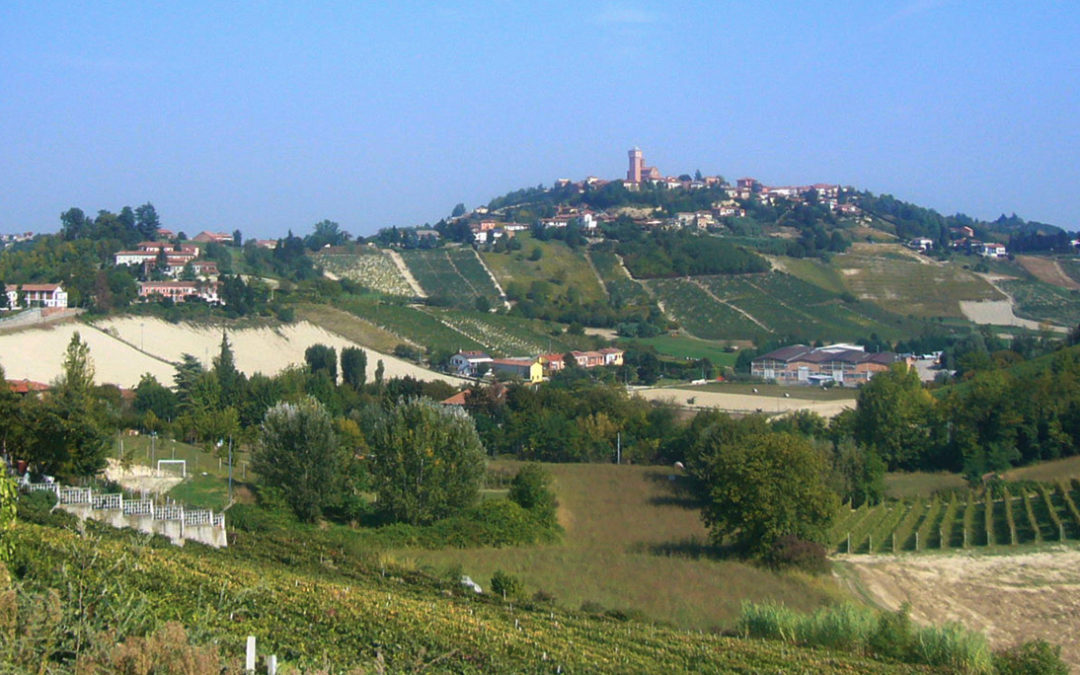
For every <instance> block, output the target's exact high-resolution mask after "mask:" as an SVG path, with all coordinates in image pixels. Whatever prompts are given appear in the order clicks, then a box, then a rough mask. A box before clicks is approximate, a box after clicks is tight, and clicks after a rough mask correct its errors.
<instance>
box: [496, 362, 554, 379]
mask: <svg viewBox="0 0 1080 675" xmlns="http://www.w3.org/2000/svg"><path fill="white" fill-rule="evenodd" d="M491 369H492V370H493V371H495V372H496V373H505V374H507V375H514V376H517V377H520V378H521V379H522V380H525V381H526V382H534V383H535V382H540V381H542V380H543V379H544V364H543V363H541V362H540V359H494V360H492V362H491Z"/></svg>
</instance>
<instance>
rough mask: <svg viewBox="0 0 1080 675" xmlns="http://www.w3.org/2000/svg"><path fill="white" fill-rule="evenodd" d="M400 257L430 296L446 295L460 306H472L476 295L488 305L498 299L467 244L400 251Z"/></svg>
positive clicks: (489, 278)
mask: <svg viewBox="0 0 1080 675" xmlns="http://www.w3.org/2000/svg"><path fill="white" fill-rule="evenodd" d="M401 257H402V258H404V260H405V264H407V265H408V266H409V271H410V272H412V275H413V277H415V278H416V280H417V281H418V282H419V283H420V286H421V287H422V288H423V289H424V292H426V293H427V294H428V295H429V296H430V297H433V298H436V297H439V298H446V299H448V300H450V301H451V303H453V304H455V305H457V306H460V307H472V306H473V304H474V303H475V302H476V298H477V296H483V297H485V298H487V299H488V301H489V302H490V303H491V304H492V305H496V304H497V303H498V302H499V290H498V289H497V288H496V287H495V284H494V283H492V281H491V277H490V276H488V273H487V272H486V271H485V270H484V267H483V265H481V264H480V260H479V259H478V258H477V257H476V253H475V252H474V251H473V250H472V249H470V248H440V249H435V250H430V251H420V250H416V251H402V253H401Z"/></svg>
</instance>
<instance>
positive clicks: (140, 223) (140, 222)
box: [135, 202, 187, 240]
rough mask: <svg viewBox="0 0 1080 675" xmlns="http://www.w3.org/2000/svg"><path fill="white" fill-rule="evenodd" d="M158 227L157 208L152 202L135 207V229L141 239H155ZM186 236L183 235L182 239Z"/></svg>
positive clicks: (159, 224) (159, 223)
mask: <svg viewBox="0 0 1080 675" xmlns="http://www.w3.org/2000/svg"><path fill="white" fill-rule="evenodd" d="M159 227H161V220H160V219H159V218H158V214H157V210H156V209H155V208H154V205H153V204H151V203H150V202H146V203H145V204H143V205H142V206H140V207H137V208H136V209H135V229H136V230H138V232H139V236H140V237H141V238H142V239H144V240H153V239H156V238H157V231H158V228H159ZM186 238H187V237H183V239H186Z"/></svg>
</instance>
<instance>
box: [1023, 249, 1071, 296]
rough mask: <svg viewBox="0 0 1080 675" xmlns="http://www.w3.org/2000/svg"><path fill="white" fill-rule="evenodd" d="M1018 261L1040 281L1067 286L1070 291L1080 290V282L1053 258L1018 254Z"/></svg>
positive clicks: (1061, 286)
mask: <svg viewBox="0 0 1080 675" xmlns="http://www.w3.org/2000/svg"><path fill="white" fill-rule="evenodd" d="M1016 262H1018V263H1020V264H1021V265H1022V266H1023V267H1024V269H1026V270H1027V271H1028V272H1031V273H1032V274H1033V275H1035V277H1036V278H1037V279H1038V280H1039V281H1045V282H1046V283H1048V284H1051V285H1054V286H1058V287H1060V288H1065V289H1068V290H1070V291H1080V284H1078V283H1076V282H1075V281H1074V280H1073V279H1071V278H1070V277H1069V275H1067V274H1065V271H1064V270H1062V269H1061V264H1060V263H1058V261H1057V260H1054V259H1053V258H1042V257H1039V256H1033V255H1018V256H1016Z"/></svg>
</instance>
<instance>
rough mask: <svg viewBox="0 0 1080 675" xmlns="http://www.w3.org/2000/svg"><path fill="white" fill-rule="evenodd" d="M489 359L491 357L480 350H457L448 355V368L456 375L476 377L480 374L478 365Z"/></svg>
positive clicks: (488, 361) (488, 362)
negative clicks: (455, 352)
mask: <svg viewBox="0 0 1080 675" xmlns="http://www.w3.org/2000/svg"><path fill="white" fill-rule="evenodd" d="M491 361H492V359H491V357H490V356H488V355H487V354H485V353H484V352H481V351H459V352H458V353H457V354H454V355H453V356H451V357H450V368H451V369H452V370H453V371H454V372H455V373H457V374H458V375H467V376H471V377H476V376H477V375H479V374H480V365H481V364H484V363H487V364H490V363H491Z"/></svg>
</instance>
